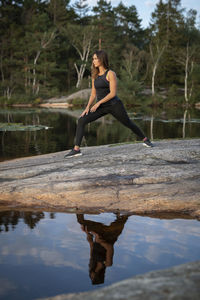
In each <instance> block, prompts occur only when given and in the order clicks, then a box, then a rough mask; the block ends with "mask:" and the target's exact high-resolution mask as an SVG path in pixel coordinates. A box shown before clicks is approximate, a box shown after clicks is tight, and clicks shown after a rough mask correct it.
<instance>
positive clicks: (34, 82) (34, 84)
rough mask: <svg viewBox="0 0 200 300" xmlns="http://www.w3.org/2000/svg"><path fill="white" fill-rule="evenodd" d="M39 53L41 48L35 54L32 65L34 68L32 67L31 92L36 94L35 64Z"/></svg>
mask: <svg viewBox="0 0 200 300" xmlns="http://www.w3.org/2000/svg"><path fill="white" fill-rule="evenodd" d="M40 54H41V50H38V51H37V54H36V56H35V59H34V62H33V65H34V68H33V86H32V90H33V94H36V64H37V61H38V58H39V57H40Z"/></svg>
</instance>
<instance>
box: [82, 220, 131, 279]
mask: <svg viewBox="0 0 200 300" xmlns="http://www.w3.org/2000/svg"><path fill="white" fill-rule="evenodd" d="M127 219H128V216H119V215H117V216H116V220H115V221H114V222H112V223H111V224H110V225H109V226H107V225H104V224H102V223H100V222H95V221H90V220H85V219H84V215H83V214H78V215H77V220H78V222H79V223H80V224H81V228H82V230H83V231H84V232H85V233H86V235H87V240H88V242H89V244H90V263H89V273H90V278H91V280H92V284H100V283H104V276H105V270H106V267H109V266H112V263H113V255H114V247H113V245H114V243H115V242H116V241H117V239H118V236H119V235H120V234H121V232H122V230H123V228H124V225H125V223H126V221H127Z"/></svg>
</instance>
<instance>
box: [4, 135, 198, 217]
mask: <svg viewBox="0 0 200 300" xmlns="http://www.w3.org/2000/svg"><path fill="white" fill-rule="evenodd" d="M66 153H67V152H66V151H63V152H58V153H52V154H45V155H40V156H34V157H28V158H22V159H15V160H11V161H5V162H1V163H0V205H1V206H2V205H4V206H8V207H22V208H27V207H28V208H42V209H51V210H57V211H60V210H67V209H74V210H80V209H81V210H83V211H84V210H95V211H110V212H111V211H112V212H113V211H119V210H120V211H123V212H128V213H138V214H141V213H142V214H146V213H164V212H169V213H170V212H178V213H184V214H188V215H191V216H193V217H197V218H198V217H200V171H199V170H200V139H190V140H165V141H158V142H155V147H153V148H146V147H144V146H143V145H142V143H132V144H122V145H119V144H118V145H106V146H98V147H85V148H82V153H83V155H82V156H79V157H75V158H68V159H64V155H65V154H66Z"/></svg>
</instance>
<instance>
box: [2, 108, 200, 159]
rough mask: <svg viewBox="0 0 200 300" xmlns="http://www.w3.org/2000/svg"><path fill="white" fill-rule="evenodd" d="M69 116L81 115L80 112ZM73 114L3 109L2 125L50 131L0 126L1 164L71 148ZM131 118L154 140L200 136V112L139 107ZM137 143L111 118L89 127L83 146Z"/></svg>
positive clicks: (72, 141) (74, 120)
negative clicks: (7, 129)
mask: <svg viewBox="0 0 200 300" xmlns="http://www.w3.org/2000/svg"><path fill="white" fill-rule="evenodd" d="M69 113H70V114H72V115H73V114H76V115H80V112H69ZM69 113H67V110H65V109H60V110H59V109H58V110H55V109H54V110H50V109H22V108H21V109H19V108H18V109H1V110H0V123H4V124H5V123H23V125H44V126H47V127H49V128H48V129H41V130H38V131H30V130H24V131H1V126H0V161H2V160H6V159H12V158H16V157H24V156H31V155H39V154H45V153H51V152H57V151H64V150H66V149H71V147H72V146H73V144H74V135H75V130H76V118H75V117H73V116H70V115H69ZM129 115H130V117H131V119H133V121H134V122H135V123H136V124H137V125H138V126H139V127H140V128H141V129H142V130H143V131H144V132H145V134H146V135H148V136H149V137H150V138H151V139H152V140H153V139H168V138H195V137H196V138H199V137H200V110H195V109H193V110H192V109H191V110H188V111H185V110H183V109H182V108H171V109H168V110H162V109H157V110H151V109H149V108H146V109H144V108H137V109H134V110H132V111H129ZM134 140H137V138H136V137H135V135H134V134H133V133H132V132H131V131H130V130H129V129H127V128H126V127H124V126H123V125H121V124H120V123H119V122H118V121H116V120H114V119H112V118H111V117H109V116H108V117H104V118H102V119H101V120H100V121H98V122H94V123H92V124H91V125H88V126H87V128H86V131H85V139H84V140H83V145H82V146H93V145H104V144H112V143H121V142H129V141H134Z"/></svg>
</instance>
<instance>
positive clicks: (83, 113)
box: [81, 106, 90, 117]
mask: <svg viewBox="0 0 200 300" xmlns="http://www.w3.org/2000/svg"><path fill="white" fill-rule="evenodd" d="M89 111H90V108H89V107H88V106H87V107H86V109H85V110H84V111H83V112H82V114H81V117H83V116H84V115H88V113H89Z"/></svg>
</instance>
